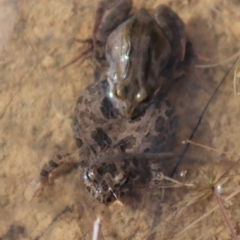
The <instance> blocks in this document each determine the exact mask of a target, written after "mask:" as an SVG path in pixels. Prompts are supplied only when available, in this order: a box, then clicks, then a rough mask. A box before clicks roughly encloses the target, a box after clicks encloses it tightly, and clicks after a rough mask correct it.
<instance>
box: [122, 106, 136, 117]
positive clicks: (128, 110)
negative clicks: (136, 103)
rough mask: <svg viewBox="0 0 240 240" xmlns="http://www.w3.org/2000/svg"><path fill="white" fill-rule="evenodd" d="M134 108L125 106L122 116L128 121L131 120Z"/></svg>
mask: <svg viewBox="0 0 240 240" xmlns="http://www.w3.org/2000/svg"><path fill="white" fill-rule="evenodd" d="M133 112H134V107H132V106H125V109H124V116H125V117H126V118H128V119H131V118H132V117H133Z"/></svg>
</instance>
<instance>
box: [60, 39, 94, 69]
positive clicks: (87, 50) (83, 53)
mask: <svg viewBox="0 0 240 240" xmlns="http://www.w3.org/2000/svg"><path fill="white" fill-rule="evenodd" d="M74 40H75V41H77V42H80V43H86V44H87V47H86V48H85V49H84V50H83V51H81V52H80V53H79V54H78V55H77V56H76V57H75V58H73V59H72V60H70V61H69V62H67V63H66V64H64V65H63V66H62V67H60V70H61V69H64V68H66V67H69V66H70V65H72V64H73V63H75V62H77V61H80V60H81V62H80V64H82V63H83V62H84V61H85V60H86V59H87V58H88V56H89V55H91V52H92V51H93V41H92V39H86V40H79V39H74Z"/></svg>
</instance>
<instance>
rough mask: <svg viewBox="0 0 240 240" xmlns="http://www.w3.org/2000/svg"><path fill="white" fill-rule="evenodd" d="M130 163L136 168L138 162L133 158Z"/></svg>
mask: <svg viewBox="0 0 240 240" xmlns="http://www.w3.org/2000/svg"><path fill="white" fill-rule="evenodd" d="M132 163H133V165H134V166H135V167H136V168H137V167H138V161H137V159H136V158H133V160H132Z"/></svg>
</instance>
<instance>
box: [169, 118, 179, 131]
mask: <svg viewBox="0 0 240 240" xmlns="http://www.w3.org/2000/svg"><path fill="white" fill-rule="evenodd" d="M178 122H179V117H178V116H175V117H174V118H173V119H171V120H170V131H172V132H174V130H175V129H176V127H177V125H178Z"/></svg>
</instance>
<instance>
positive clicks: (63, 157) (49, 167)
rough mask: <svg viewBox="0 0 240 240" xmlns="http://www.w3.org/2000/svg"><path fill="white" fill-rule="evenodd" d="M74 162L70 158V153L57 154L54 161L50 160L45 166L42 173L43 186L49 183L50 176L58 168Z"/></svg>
mask: <svg viewBox="0 0 240 240" xmlns="http://www.w3.org/2000/svg"><path fill="white" fill-rule="evenodd" d="M72 162H73V160H72V159H71V158H70V154H69V153H63V154H60V153H59V154H57V155H56V156H55V157H54V158H53V159H51V160H49V161H48V163H46V164H44V166H43V167H42V170H41V172H40V181H41V184H44V183H47V182H48V178H49V174H50V173H51V172H52V171H53V170H55V169H56V168H58V167H59V166H60V165H62V164H63V163H72Z"/></svg>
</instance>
